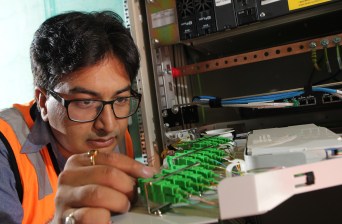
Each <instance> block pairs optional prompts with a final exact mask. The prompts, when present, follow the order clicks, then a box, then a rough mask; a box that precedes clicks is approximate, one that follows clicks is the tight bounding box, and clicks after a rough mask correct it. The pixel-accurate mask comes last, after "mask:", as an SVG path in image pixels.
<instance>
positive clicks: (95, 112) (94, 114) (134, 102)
mask: <svg viewBox="0 0 342 224" xmlns="http://www.w3.org/2000/svg"><path fill="white" fill-rule="evenodd" d="M47 91H48V92H49V93H50V94H51V96H52V97H53V98H55V99H56V100H57V101H58V102H60V103H61V104H62V105H63V106H64V107H65V108H66V110H67V114H68V118H69V119H70V120H72V121H75V122H80V123H85V122H91V121H95V120H96V119H97V118H98V117H99V116H100V114H101V112H102V110H103V108H104V106H105V105H106V104H109V105H111V107H112V110H113V113H114V116H115V117H116V118H118V119H121V118H127V117H130V116H132V115H133V114H134V113H135V112H137V110H138V108H139V104H140V100H141V94H139V93H137V92H135V91H134V90H131V95H130V96H120V97H117V98H115V99H114V100H109V101H104V100H92V99H86V100H84V99H74V100H66V99H64V98H63V97H61V96H60V95H59V94H58V93H56V92H55V91H53V90H47Z"/></svg>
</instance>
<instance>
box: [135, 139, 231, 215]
mask: <svg viewBox="0 0 342 224" xmlns="http://www.w3.org/2000/svg"><path fill="white" fill-rule="evenodd" d="M232 141H233V140H232V139H231V138H225V137H220V136H212V137H202V138H198V139H196V140H192V141H188V142H181V143H179V144H177V145H175V148H177V149H178V150H177V151H176V153H175V154H174V155H173V156H172V155H169V156H167V157H166V159H165V164H164V168H163V169H162V170H161V172H160V173H159V174H157V175H155V176H154V177H153V178H148V179H139V180H138V185H139V189H140V195H141V196H142V198H143V199H145V201H146V203H147V207H148V210H149V213H154V212H156V211H157V213H158V212H160V210H161V209H167V208H170V207H172V205H173V204H179V203H182V204H185V205H191V204H193V203H194V201H196V203H200V202H202V203H206V204H207V205H208V204H210V205H213V206H217V200H216V201H215V200H208V199H207V198H204V197H203V193H205V192H208V191H213V189H216V186H217V184H218V183H219V181H220V180H222V178H223V177H224V176H225V169H226V165H224V161H225V159H224V158H225V157H227V156H228V155H229V153H227V152H226V151H225V149H224V145H225V144H227V143H230V142H232ZM166 167H167V168H166ZM194 196H196V197H194ZM152 205H158V206H157V207H156V208H152Z"/></svg>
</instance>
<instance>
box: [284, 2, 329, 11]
mask: <svg viewBox="0 0 342 224" xmlns="http://www.w3.org/2000/svg"><path fill="white" fill-rule="evenodd" d="M330 1H331V0H288V3H289V10H290V11H291V10H296V9H301V8H305V7H308V6H312V5H317V4H321V3H324V2H330Z"/></svg>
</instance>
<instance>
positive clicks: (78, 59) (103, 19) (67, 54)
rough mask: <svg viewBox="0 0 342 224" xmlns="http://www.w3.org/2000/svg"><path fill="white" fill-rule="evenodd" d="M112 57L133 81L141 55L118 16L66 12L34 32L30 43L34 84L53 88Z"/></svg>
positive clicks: (102, 13)
mask: <svg viewBox="0 0 342 224" xmlns="http://www.w3.org/2000/svg"><path fill="white" fill-rule="evenodd" d="M110 54H113V55H115V56H116V57H118V58H119V59H120V61H121V62H122V63H123V64H124V66H125V69H126V71H127V73H128V74H129V76H130V80H131V81H132V80H133V79H134V78H135V77H136V75H137V72H138V69H139V66H140V64H139V60H140V58H139V53H138V49H137V47H136V45H135V43H134V42H133V39H132V37H131V34H130V31H129V30H128V29H127V28H125V26H124V25H123V21H122V19H121V18H120V16H118V15H117V14H116V13H114V12H111V11H103V12H91V13H84V12H67V13H63V14H60V15H57V16H54V17H51V18H49V19H47V20H46V21H45V22H44V23H43V24H42V25H41V26H40V27H39V29H38V30H37V31H36V32H35V34H34V38H33V41H32V44H31V48H30V56H31V69H32V73H33V76H34V84H35V86H39V87H42V88H45V89H53V88H54V87H55V86H56V85H57V84H58V83H59V82H60V80H61V78H63V77H65V76H66V75H68V74H69V73H72V72H75V71H78V70H80V69H82V68H84V67H87V66H91V65H95V64H96V63H98V62H99V61H101V60H102V59H104V58H105V57H106V56H108V55H110Z"/></svg>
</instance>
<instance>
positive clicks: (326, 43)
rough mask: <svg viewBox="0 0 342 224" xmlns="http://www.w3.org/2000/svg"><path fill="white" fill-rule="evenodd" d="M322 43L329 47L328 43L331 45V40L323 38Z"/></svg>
mask: <svg viewBox="0 0 342 224" xmlns="http://www.w3.org/2000/svg"><path fill="white" fill-rule="evenodd" d="M321 45H322V46H323V47H328V45H329V40H327V39H323V40H321Z"/></svg>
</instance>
